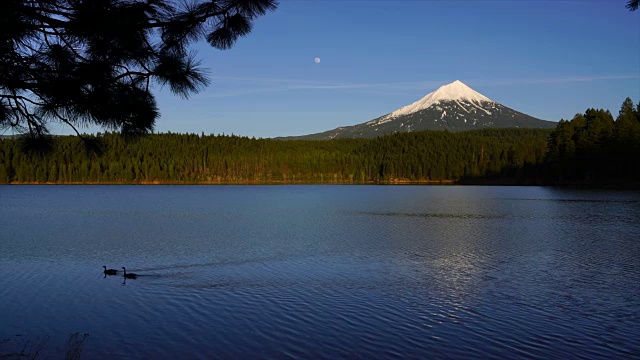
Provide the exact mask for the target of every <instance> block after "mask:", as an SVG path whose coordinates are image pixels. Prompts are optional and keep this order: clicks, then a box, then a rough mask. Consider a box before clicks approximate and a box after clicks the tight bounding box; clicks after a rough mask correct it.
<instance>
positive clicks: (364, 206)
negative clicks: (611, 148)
mask: <svg viewBox="0 0 640 360" xmlns="http://www.w3.org/2000/svg"><path fill="white" fill-rule="evenodd" d="M103 265H106V266H107V267H109V268H115V269H120V268H121V267H123V266H126V267H127V271H129V272H134V273H137V274H138V275H139V276H138V278H137V279H127V280H126V281H125V280H124V279H123V277H122V276H121V273H120V274H119V276H107V277H105V276H104V275H103V271H102V270H103V269H102V266H103ZM0 276H1V277H0V357H2V356H3V355H8V354H13V355H12V356H17V355H16V354H19V353H21V352H22V353H24V354H26V353H31V354H33V353H35V352H36V351H39V356H38V358H49V359H61V358H64V357H65V354H66V352H67V347H68V345H67V342H68V340H69V337H70V335H71V334H74V333H81V334H84V333H88V334H89V336H88V338H86V340H85V341H84V343H83V348H82V358H86V359H93V358H100V359H122V358H127V359H175V358H189V359H210V358H277V359H282V358H304V359H309V358H313V359H316V358H318V359H321V358H324V359H336V358H362V359H371V358H377V359H384V358H414V359H426V358H459V359H471V358H477V359H489V358H496V359H504V358H539V359H547V358H590V359H610V358H631V357H635V358H638V357H639V356H640V192H634V191H614V190H569V189H556V188H544V187H475V186H469V187H466V186H312V185H307V186H0Z"/></svg>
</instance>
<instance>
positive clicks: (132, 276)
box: [122, 266, 138, 279]
mask: <svg viewBox="0 0 640 360" xmlns="http://www.w3.org/2000/svg"><path fill="white" fill-rule="evenodd" d="M122 271H124V275H122V276H124V277H125V279H135V278H136V277H138V274H134V273H128V274H127V269H125V268H124V266H123V267H122Z"/></svg>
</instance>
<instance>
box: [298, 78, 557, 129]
mask: <svg viewBox="0 0 640 360" xmlns="http://www.w3.org/2000/svg"><path fill="white" fill-rule="evenodd" d="M556 124H557V123H556V122H553V121H545V120H540V119H536V118H534V117H532V116H529V115H527V114H523V113H521V112H518V111H515V110H513V109H510V108H508V107H506V106H504V105H502V104H499V103H497V102H495V101H493V100H491V99H489V98H488V97H486V96H484V95H482V94H480V93H478V92H476V91H474V90H473V89H471V88H470V87H468V86H467V85H465V84H463V83H462V82H461V81H455V82H453V83H451V84H449V85H445V86H442V87H440V88H439V89H438V90H436V91H434V92H432V93H430V94H428V95H427V96H425V97H423V98H422V99H420V100H418V101H416V102H414V103H413V104H411V105H407V106H404V107H402V108H400V109H398V110H396V111H394V112H392V113H389V114H387V115H384V116H381V117H379V118H377V119H373V120H371V121H368V122H366V123H362V124H358V125H354V126H345V127H339V128H337V129H333V130H329V131H325V132H322V133H317V134H311V135H304V136H295V137H287V138H286V139H301V140H329V139H339V138H370V137H376V136H382V135H388V134H393V133H395V132H409V131H422V130H445V129H446V130H449V131H465V130H473V129H484V128H509V127H519V128H553V127H555V126H556Z"/></svg>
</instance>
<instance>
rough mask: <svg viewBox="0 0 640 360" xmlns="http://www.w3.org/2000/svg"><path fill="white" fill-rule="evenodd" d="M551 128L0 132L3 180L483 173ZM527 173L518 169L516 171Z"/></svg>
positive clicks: (380, 178) (541, 146)
mask: <svg viewBox="0 0 640 360" xmlns="http://www.w3.org/2000/svg"><path fill="white" fill-rule="evenodd" d="M549 134H550V131H549V130H537V129H493V130H491V129H487V130H479V131H469V132H463V133H449V132H442V131H425V132H417V133H402V134H395V135H390V136H384V137H380V138H375V139H341V140H331V141H282V140H271V139H252V138H247V137H238V136H213V135H211V136H205V135H204V134H202V135H196V134H172V133H167V134H156V135H149V136H145V137H142V138H138V139H134V140H130V139H126V138H123V137H122V136H120V135H118V134H115V133H105V134H98V135H97V136H95V137H90V138H88V141H90V143H92V144H94V145H95V144H97V145H95V146H94V147H93V151H91V150H89V149H88V148H87V146H86V141H84V140H82V139H80V138H78V137H76V136H64V137H57V138H55V144H54V146H53V147H52V149H51V151H50V152H47V153H46V154H40V153H33V152H29V151H25V150H24V149H23V145H24V144H23V142H22V141H21V140H18V139H4V140H0V183H70V184H71V183H131V184H137V183H279V182H283V183H294V182H313V183H371V182H374V183H375V182H394V181H415V182H417V181H424V182H427V181H441V180H458V179H461V178H463V177H482V176H485V175H489V174H492V175H495V174H500V173H501V172H505V173H504V174H505V175H507V172H508V171H509V170H508V169H514V168H523V167H524V166H525V165H530V166H538V165H539V163H540V162H541V161H542V160H543V157H544V154H545V152H546V146H547V138H548V137H549ZM522 175H523V176H524V174H522Z"/></svg>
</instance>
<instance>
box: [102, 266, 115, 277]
mask: <svg viewBox="0 0 640 360" xmlns="http://www.w3.org/2000/svg"><path fill="white" fill-rule="evenodd" d="M102 267H103V268H104V273H105V275H115V274H117V273H118V270H116V269H107V267H106V266H102Z"/></svg>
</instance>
